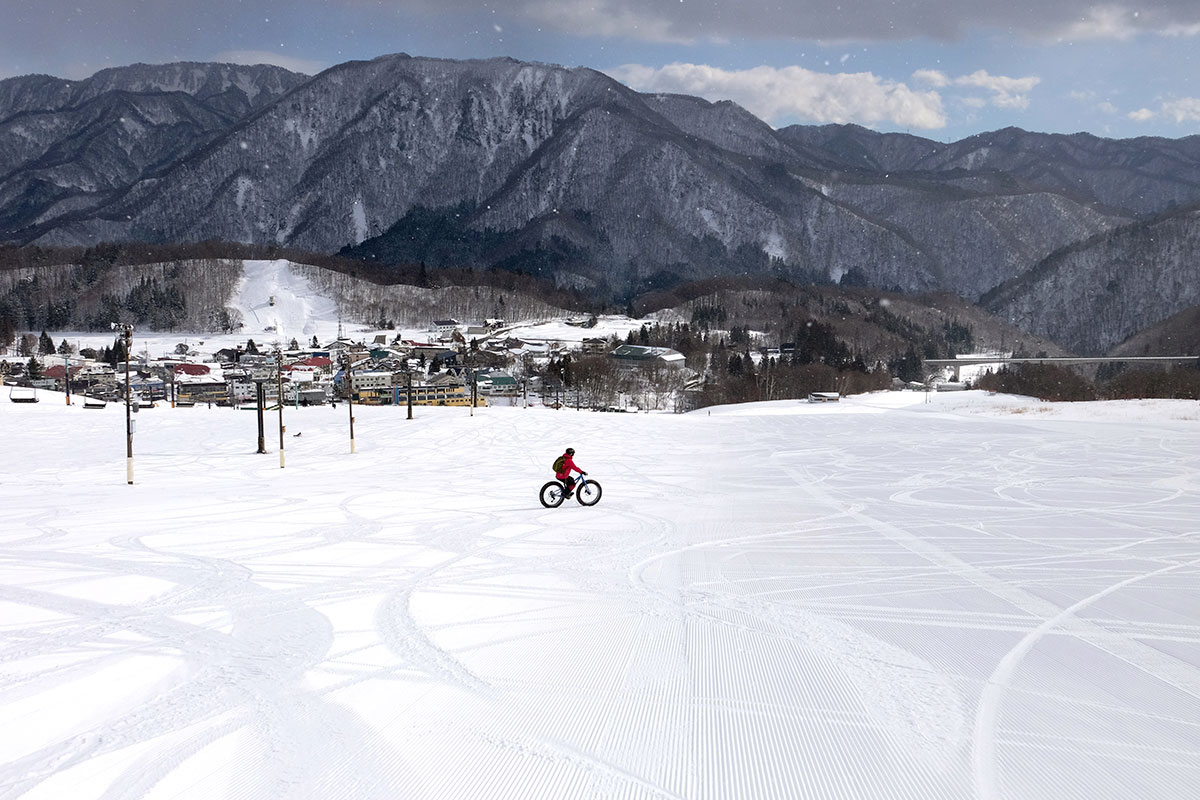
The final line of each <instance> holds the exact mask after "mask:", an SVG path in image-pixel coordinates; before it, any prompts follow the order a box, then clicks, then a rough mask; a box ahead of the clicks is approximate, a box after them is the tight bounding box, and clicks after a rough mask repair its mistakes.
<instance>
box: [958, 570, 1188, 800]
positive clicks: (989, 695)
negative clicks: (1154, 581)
mask: <svg viewBox="0 0 1200 800" xmlns="http://www.w3.org/2000/svg"><path fill="white" fill-rule="evenodd" d="M1197 564H1200V559H1196V560H1194V561H1190V562H1188V563H1186V564H1174V565H1172V566H1169V567H1163V568H1161V569H1157V570H1153V571H1151V572H1147V573H1145V574H1142V575H1135V576H1133V577H1131V578H1127V579H1125V580H1123V581H1118V582H1117V583H1114V584H1112V585H1111V586H1109V587H1107V588H1105V589H1103V590H1101V591H1099V592H1096V593H1095V594H1093V595H1091V596H1089V597H1085V598H1083V599H1082V600H1080V601H1079V602H1077V603H1075V604H1074V605H1072V606H1070V607H1068V608H1065V609H1062V610H1061V611H1060V612H1059V613H1058V614H1056V615H1054V616H1052V617H1050V618H1049V619H1046V620H1045V621H1044V622H1042V624H1040V625H1038V626H1037V627H1036V628H1034V629H1033V630H1032V631H1030V632H1029V633H1027V634H1026V635H1025V637H1024V638H1022V639H1021V641H1019V642H1018V643H1017V645H1016V646H1015V647H1013V648H1012V649H1011V650H1009V651H1008V652H1007V653H1005V654H1004V657H1003V658H1001V659H1000V663H999V664H998V665H997V666H996V669H995V670H993V671H992V674H991V675H990V676H989V677H988V679H987V681H986V682H985V683H984V687H983V692H982V694H981V695H980V698H979V708H978V711H977V712H976V717H975V736H974V749H973V755H972V763H973V764H974V767H975V792H976V795H977V796H978V797H979V798H980V800H995V799H996V798H999V797H1000V775H999V770H998V768H997V763H996V746H995V739H996V727H997V722H998V719H999V715H1000V705H1001V702H1002V701H1003V698H1004V695H1005V693H1006V692H1007V691H1008V689H1009V687H1010V684H1011V683H1012V679H1013V675H1014V673H1015V672H1016V669H1017V667H1018V666H1019V665H1020V663H1021V661H1022V660H1024V658H1025V657H1026V656H1027V655H1028V654H1029V653H1030V652H1031V651H1032V650H1033V648H1034V647H1035V646H1037V644H1038V642H1039V641H1041V640H1042V639H1043V638H1045V636H1046V635H1047V634H1048V633H1049V631H1051V630H1052V629H1054V628H1059V627H1067V623H1068V622H1071V621H1072V620H1073V619H1074V618H1075V615H1076V614H1078V613H1079V612H1080V611H1082V610H1083V609H1084V608H1087V607H1088V606H1090V605H1092V604H1094V603H1096V602H1097V601H1099V600H1101V599H1103V598H1105V597H1107V596H1108V595H1110V594H1113V593H1115V592H1118V591H1120V590H1122V589H1125V588H1126V587H1129V586H1132V585H1133V584H1135V583H1139V582H1141V581H1144V580H1147V579H1149V578H1155V577H1158V576H1159V575H1164V574H1166V573H1168V572H1174V571H1175V570H1178V569H1182V568H1184V567H1193V566H1196V565H1197ZM1077 622H1082V621H1077ZM1071 627H1076V626H1071ZM1078 627H1080V628H1083V629H1084V631H1086V633H1084V632H1079V633H1076V635H1078V636H1079V638H1082V639H1084V640H1085V641H1088V642H1089V643H1091V644H1096V643H1095V642H1094V641H1092V637H1090V636H1088V635H1087V633H1090V632H1091V629H1092V628H1093V627H1094V625H1093V624H1091V623H1086V624H1083V625H1078ZM1124 641H1125V642H1128V643H1129V645H1130V646H1128V647H1124V648H1122V647H1115V648H1107V651H1108V652H1110V653H1111V654H1112V655H1116V656H1117V657H1119V658H1123V660H1127V661H1129V663H1131V664H1133V665H1134V666H1136V667H1138V668H1139V669H1142V670H1145V671H1146V672H1149V673H1150V674H1152V675H1154V677H1156V678H1158V679H1159V680H1162V681H1164V682H1165V683H1168V684H1170V685H1171V686H1174V687H1175V688H1176V689H1179V690H1180V691H1182V692H1185V693H1186V694H1190V695H1191V696H1192V697H1194V698H1196V699H1200V680H1197V678H1198V677H1200V676H1198V675H1197V673H1198V672H1200V670H1197V669H1196V668H1195V667H1192V666H1190V665H1188V664H1185V663H1183V662H1181V661H1177V660H1175V659H1171V658H1170V657H1169V656H1166V655H1165V654H1161V653H1159V652H1158V651H1156V650H1151V649H1149V648H1146V647H1145V646H1144V645H1141V644H1140V643H1137V642H1132V641H1131V640H1124ZM1097 646H1098V645H1097ZM1102 649H1105V648H1102ZM1112 650H1118V651H1119V650H1124V651H1126V652H1125V653H1114V652H1112ZM1147 651H1148V652H1149V653H1150V654H1151V655H1150V656H1149V657H1148V658H1147V655H1146V654H1147Z"/></svg>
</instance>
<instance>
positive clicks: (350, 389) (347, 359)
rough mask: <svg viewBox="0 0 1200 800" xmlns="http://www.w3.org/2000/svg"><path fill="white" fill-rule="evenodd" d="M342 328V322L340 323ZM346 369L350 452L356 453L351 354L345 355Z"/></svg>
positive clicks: (344, 363)
mask: <svg viewBox="0 0 1200 800" xmlns="http://www.w3.org/2000/svg"><path fill="white" fill-rule="evenodd" d="M339 329H340V323H339ZM343 358H344V361H343V362H342V363H343V365H344V366H345V370H346V405H347V406H349V407H350V454H351V455H353V454H354V376H353V375H352V374H351V372H350V356H349V354H347V355H346V356H344V357H343Z"/></svg>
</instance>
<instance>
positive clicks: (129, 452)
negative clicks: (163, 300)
mask: <svg viewBox="0 0 1200 800" xmlns="http://www.w3.org/2000/svg"><path fill="white" fill-rule="evenodd" d="M112 329H113V330H115V331H121V336H122V338H123V339H124V341H125V480H126V481H127V482H128V483H129V485H130V486H132V485H133V410H132V408H131V404H132V402H133V390H132V387H131V385H130V383H129V359H130V358H131V357H132V355H133V326H132V325H127V324H125V323H121V322H114V323H113V324H112Z"/></svg>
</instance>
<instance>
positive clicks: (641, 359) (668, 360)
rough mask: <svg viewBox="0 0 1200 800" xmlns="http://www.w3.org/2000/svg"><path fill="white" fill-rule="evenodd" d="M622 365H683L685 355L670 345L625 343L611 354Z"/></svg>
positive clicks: (630, 366) (632, 366) (631, 366)
mask: <svg viewBox="0 0 1200 800" xmlns="http://www.w3.org/2000/svg"><path fill="white" fill-rule="evenodd" d="M610 355H611V357H612V358H613V359H615V360H616V362H617V364H618V365H619V366H622V367H629V368H634V367H647V366H662V367H683V366H684V362H685V359H684V356H683V353H681V352H679V351H678V350H672V349H671V348H669V347H649V346H646V345H640V344H623V345H621V346H620V347H618V348H617V349H616V350H613V351H612V353H611V354H610Z"/></svg>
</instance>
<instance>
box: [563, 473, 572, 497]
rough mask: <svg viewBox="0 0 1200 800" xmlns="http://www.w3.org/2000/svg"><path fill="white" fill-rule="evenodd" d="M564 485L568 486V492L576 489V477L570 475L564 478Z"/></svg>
mask: <svg viewBox="0 0 1200 800" xmlns="http://www.w3.org/2000/svg"><path fill="white" fill-rule="evenodd" d="M562 484H563V486H565V487H567V494H570V493H571V492H573V491H575V479H574V478H572V477H571V476H570V475H568V476H567V477H565V478H563V479H562Z"/></svg>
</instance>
